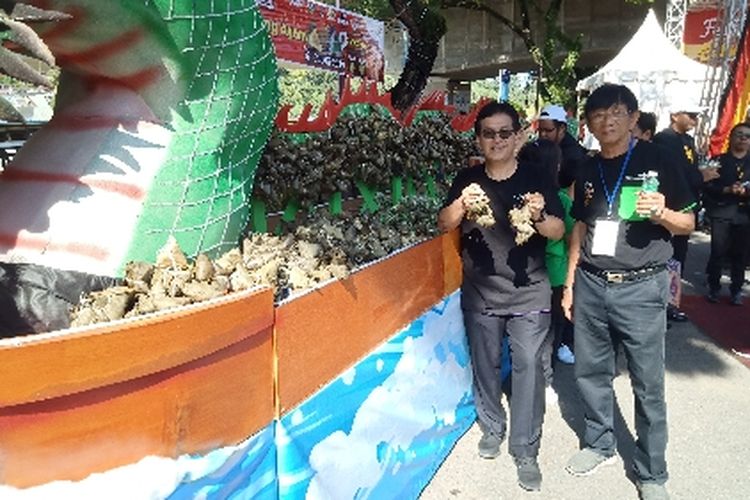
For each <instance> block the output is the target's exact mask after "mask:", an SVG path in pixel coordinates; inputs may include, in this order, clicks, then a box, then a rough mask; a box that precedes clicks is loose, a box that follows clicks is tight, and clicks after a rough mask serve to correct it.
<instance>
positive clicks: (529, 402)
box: [463, 310, 550, 457]
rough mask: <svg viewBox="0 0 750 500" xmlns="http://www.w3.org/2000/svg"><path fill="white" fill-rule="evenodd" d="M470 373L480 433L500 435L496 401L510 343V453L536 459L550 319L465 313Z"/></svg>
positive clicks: (502, 427)
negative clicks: (505, 340)
mask: <svg viewBox="0 0 750 500" xmlns="http://www.w3.org/2000/svg"><path fill="white" fill-rule="evenodd" d="M463 313H464V325H465V327H466V334H467V336H468V338H469V353H470V355H471V368H472V374H473V383H472V390H473V393H474V404H475V406H476V410H477V419H478V420H479V426H480V427H481V429H482V432H486V433H490V434H494V435H495V436H498V437H500V438H502V437H504V436H505V431H506V426H507V424H506V420H507V419H506V416H505V411H504V410H503V407H502V404H501V402H500V398H501V397H502V387H501V380H500V365H501V363H502V345H503V336H504V335H506V334H507V335H508V338H509V340H510V353H511V358H512V359H513V362H512V369H511V397H510V439H509V449H510V454H511V455H513V456H514V457H535V456H536V455H537V454H538V453H539V445H540V442H541V438H542V423H543V421H544V410H545V408H544V374H543V373H542V353H543V346H544V341H545V339H546V337H547V332H548V330H549V324H550V315H549V314H544V313H536V314H526V315H523V316H493V315H489V314H483V313H479V312H472V311H466V310H464V312H463Z"/></svg>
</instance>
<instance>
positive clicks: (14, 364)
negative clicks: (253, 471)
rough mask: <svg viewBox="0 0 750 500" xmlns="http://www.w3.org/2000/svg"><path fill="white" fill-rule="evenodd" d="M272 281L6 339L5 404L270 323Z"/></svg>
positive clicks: (176, 357)
mask: <svg viewBox="0 0 750 500" xmlns="http://www.w3.org/2000/svg"><path fill="white" fill-rule="evenodd" d="M272 324H273V294H272V292H271V290H270V289H264V290H261V291H255V292H244V293H239V294H233V295H228V296H226V297H224V298H221V299H216V300H212V301H209V302H204V303H200V304H195V305H193V306H190V307H185V308H180V309H175V310H170V311H164V312H162V313H159V314H155V315H149V316H147V317H142V318H134V319H133V320H128V321H120V322H116V323H110V324H105V325H103V326H98V325H94V326H93V327H90V328H85V329H79V330H70V331H69V332H56V333H54V334H41V335H34V336H29V337H23V338H20V339H11V340H10V341H2V342H1V343H0V380H2V381H3V383H2V384H0V406H11V405H16V404H22V403H28V402H33V401H40V400H43V399H48V398H54V397H59V396H63V395H66V394H73V393H75V392H82V391H86V390H89V389H93V388H97V387H102V386H105V385H109V384H114V383H117V382H122V381H125V380H130V379H134V378H137V377H142V376H144V375H148V374H151V373H156V372H159V371H162V370H166V369H169V368H172V367H174V366H178V365H180V364H183V363H187V362H189V361H193V360H195V359H199V358H201V357H204V356H206V355H208V354H211V353H213V352H216V351H219V350H220V349H223V348H225V347H227V346H229V345H232V344H234V343H236V342H239V341H241V340H243V339H245V338H248V337H250V336H252V335H255V334H256V333H257V332H259V331H263V330H264V329H266V328H270V327H271V326H272Z"/></svg>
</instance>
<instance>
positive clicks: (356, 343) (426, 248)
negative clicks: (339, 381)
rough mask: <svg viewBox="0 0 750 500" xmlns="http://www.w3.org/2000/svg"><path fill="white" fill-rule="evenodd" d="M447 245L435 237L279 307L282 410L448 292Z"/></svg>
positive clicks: (279, 360)
mask: <svg viewBox="0 0 750 500" xmlns="http://www.w3.org/2000/svg"><path fill="white" fill-rule="evenodd" d="M443 244H444V243H443V237H438V238H434V239H432V240H430V241H427V242H425V243H422V244H420V245H417V246H415V247H412V248H410V249H408V250H405V251H403V252H400V253H398V254H396V255H393V256H391V257H389V258H387V259H385V260H383V261H380V262H378V263H376V264H373V265H371V266H369V267H366V268H364V269H362V270H360V271H358V272H356V273H354V274H352V275H351V276H350V277H349V278H347V279H345V280H341V281H336V282H333V283H330V284H328V285H326V286H324V287H322V288H320V289H317V290H314V291H313V292H311V293H308V294H306V295H303V296H300V297H298V298H295V299H292V300H291V301H289V302H286V303H283V304H281V305H280V306H279V307H278V308H277V310H276V342H277V352H278V398H279V409H280V413H282V414H283V413H286V412H288V411H289V410H291V409H293V408H294V407H295V406H296V405H298V404H299V403H301V402H302V401H303V400H304V399H306V398H307V397H309V396H310V395H312V394H313V393H314V392H315V391H317V390H318V389H319V388H320V387H322V386H323V385H325V384H326V383H328V382H329V381H331V380H332V379H333V378H334V377H336V376H338V375H339V374H341V373H342V372H343V371H345V370H346V369H347V368H349V367H350V366H352V365H353V364H354V363H355V362H356V361H357V360H358V359H360V358H362V357H363V356H365V355H366V354H367V353H369V352H370V351H371V350H372V349H373V348H375V347H376V346H378V345H379V344H381V343H382V342H384V341H385V340H387V339H388V338H390V336H392V335H393V334H395V333H396V332H398V331H399V330H400V329H401V328H403V327H405V326H406V325H408V324H409V323H411V322H412V321H414V320H415V319H416V318H418V317H419V316H420V315H421V314H422V313H424V311H425V310H427V309H428V308H429V307H430V306H432V305H433V304H435V303H437V302H438V301H439V300H440V299H442V298H443V296H444V288H445V283H444V278H443Z"/></svg>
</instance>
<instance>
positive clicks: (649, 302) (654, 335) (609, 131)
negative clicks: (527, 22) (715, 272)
mask: <svg viewBox="0 0 750 500" xmlns="http://www.w3.org/2000/svg"><path fill="white" fill-rule="evenodd" d="M584 111H585V116H586V121H587V123H588V124H589V126H590V127H591V132H592V133H593V134H594V136H595V137H596V139H597V140H598V141H599V144H600V146H601V151H600V152H599V153H597V154H596V155H595V156H593V157H591V158H589V159H588V161H587V162H586V163H585V164H584V165H583V166H582V168H581V171H580V173H579V175H578V177H577V178H576V181H575V197H574V198H573V208H572V210H571V214H572V215H573V218H574V219H576V223H575V226H574V227H573V231H572V232H571V235H570V246H569V250H568V274H567V279H566V282H565V288H564V289H563V299H562V306H563V311H564V312H565V314H566V316H567V317H568V318H569V319H571V318H572V320H573V322H574V325H575V339H576V360H575V365H574V374H575V380H576V385H577V387H578V392H579V394H580V396H581V403H582V406H583V410H584V415H583V417H584V418H583V421H584V425H585V429H584V432H583V434H582V442H583V448H582V449H581V450H579V451H578V452H577V453H575V454H574V455H573V456H572V457H571V458H570V460H569V461H568V464H567V466H566V470H567V471H568V472H569V473H570V474H572V475H574V476H587V475H589V474H592V473H593V472H595V471H596V470H597V469H598V468H599V467H600V466H602V465H605V464H607V463H612V462H614V461H615V460H616V454H617V443H616V437H615V436H616V433H615V430H614V425H615V411H614V408H615V394H614V387H613V379H614V378H615V370H616V363H615V355H616V348H615V347H616V345H618V344H619V345H622V347H623V348H624V349H625V354H626V359H627V363H628V372H629V373H630V379H631V385H632V390H633V395H634V398H635V433H636V436H637V439H636V443H635V450H634V451H633V455H632V464H631V465H632V469H633V472H634V475H635V478H636V483H637V487H638V492H639V495H640V498H641V500H664V499H667V498H669V495H668V493H667V490H666V488H665V486H664V484H665V483H666V481H667V478H668V474H667V463H666V447H667V409H666V401H665V394H664V371H665V367H664V338H665V333H666V329H667V319H666V314H665V312H666V308H667V297H668V295H669V281H668V274H667V269H666V262H667V260H668V259H669V257H670V256H671V255H672V246H671V244H670V239H671V236H672V235H673V234H690V232H691V231H692V230H693V229H694V227H695V216H694V214H693V211H692V205H693V204H694V203H695V199H694V197H693V195H692V192H691V190H690V188H689V187H688V186H687V183H686V182H685V179H684V176H682V175H681V174H680V173H679V172H678V170H677V166H676V165H675V164H674V163H673V162H672V161H670V159H669V158H668V157H667V155H666V153H665V151H664V150H662V149H660V148H658V147H656V146H654V145H653V144H650V143H648V142H646V141H640V140H638V139H636V138H634V137H633V135H632V131H633V128H634V127H635V124H636V121H637V120H638V115H639V113H638V100H637V99H636V97H635V95H634V94H633V92H632V91H631V90H630V89H628V88H627V87H626V86H624V85H615V84H604V85H602V86H601V87H599V88H597V89H596V90H594V91H593V92H592V93H591V95H590V96H589V97H588V99H587V100H586V104H585V109H584ZM655 179H658V186H655V185H654V184H656V183H655V182H653V181H654V180H655ZM649 181H650V182H649ZM649 184H652V185H651V186H649ZM649 187H653V188H655V189H654V190H651V189H649Z"/></svg>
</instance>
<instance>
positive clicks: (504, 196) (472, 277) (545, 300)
mask: <svg viewBox="0 0 750 500" xmlns="http://www.w3.org/2000/svg"><path fill="white" fill-rule="evenodd" d="M550 176H551V174H550V173H548V172H545V171H543V170H542V169H541V168H540V167H538V166H537V165H536V164H533V163H520V164H519V165H518V168H517V169H516V172H515V173H514V174H513V175H512V176H511V177H509V178H508V179H505V180H502V181H495V180H493V179H490V178H489V177H488V176H487V174H486V172H485V169H484V164H482V165H477V166H474V167H469V168H465V169H463V170H461V171H460V172H459V173H458V175H457V176H456V179H455V180H454V181H453V185H452V186H451V188H450V190H449V191H448V195H447V197H446V200H445V205H444V206H448V205H450V204H451V203H453V201H455V200H456V198H458V197H459V196H460V195H461V191H463V189H464V188H465V187H466V186H468V185H469V184H471V183H477V184H479V185H480V186H481V187H482V189H483V190H484V192H485V193H486V194H487V197H488V198H489V199H490V206H491V207H492V212H493V215H494V217H495V225H494V226H492V227H490V228H485V227H482V226H480V225H478V224H477V223H476V222H473V221H470V220H467V219H463V220H462V221H461V226H460V230H461V259H462V262H463V283H462V285H461V307H462V308H463V309H465V310H469V311H477V312H484V313H489V314H497V315H514V314H523V313H527V312H536V311H541V310H546V309H549V307H550V285H549V280H548V279H547V270H546V268H545V264H544V251H545V246H546V242H547V240H546V238H544V237H542V236H540V235H539V234H538V233H537V234H534V235H533V236H532V237H531V238H530V239H529V240H528V241H526V243H524V244H523V245H520V246H519V245H516V243H515V231H514V229H513V228H512V227H511V225H510V220H509V219H508V211H509V210H510V209H512V208H513V207H514V206H517V205H518V204H519V201H520V200H521V197H522V196H523V195H524V194H526V193H533V192H539V193H541V194H542V195H543V196H544V199H545V206H546V211H547V213H548V214H550V215H554V216H555V217H559V218H560V219H562V218H563V208H562V204H561V203H560V199H559V198H558V196H557V191H556V189H555V188H554V187H553V182H552V179H551V178H550Z"/></svg>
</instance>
